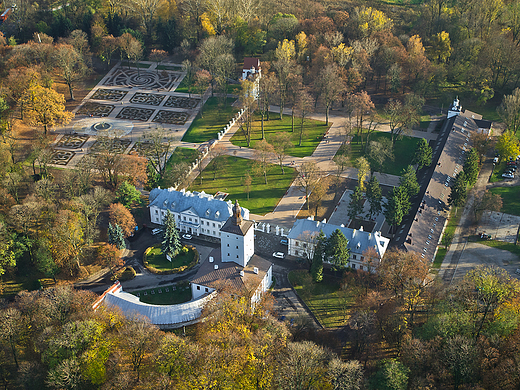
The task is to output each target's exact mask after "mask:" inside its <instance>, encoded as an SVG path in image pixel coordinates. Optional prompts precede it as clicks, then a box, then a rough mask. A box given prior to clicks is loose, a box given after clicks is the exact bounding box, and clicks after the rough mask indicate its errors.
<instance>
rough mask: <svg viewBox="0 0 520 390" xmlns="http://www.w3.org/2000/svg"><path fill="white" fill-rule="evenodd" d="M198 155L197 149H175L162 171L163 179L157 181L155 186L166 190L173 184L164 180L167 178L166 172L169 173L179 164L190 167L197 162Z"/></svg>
mask: <svg viewBox="0 0 520 390" xmlns="http://www.w3.org/2000/svg"><path fill="white" fill-rule="evenodd" d="M198 155H199V152H198V150H197V149H190V148H176V149H175V150H174V151H173V153H172V155H171V156H170V158H169V159H168V161H167V162H166V168H165V170H164V174H163V177H162V178H161V179H160V180H159V182H158V183H157V185H159V186H160V187H161V188H167V187H170V186H171V185H173V183H168V182H167V181H166V180H165V177H168V175H167V174H166V172H168V171H170V170H171V169H172V167H173V166H174V165H176V164H178V163H180V162H183V161H184V162H185V163H187V164H188V165H191V164H192V163H194V162H195V161H196V160H197V156H198Z"/></svg>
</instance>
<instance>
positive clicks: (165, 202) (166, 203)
mask: <svg viewBox="0 0 520 390" xmlns="http://www.w3.org/2000/svg"><path fill="white" fill-rule="evenodd" d="M163 204H164V207H168V199H166V200H165V201H164V203H163Z"/></svg>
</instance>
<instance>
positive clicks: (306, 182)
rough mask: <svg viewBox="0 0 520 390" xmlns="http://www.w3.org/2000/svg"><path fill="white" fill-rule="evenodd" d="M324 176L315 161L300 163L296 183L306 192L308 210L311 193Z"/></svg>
mask: <svg viewBox="0 0 520 390" xmlns="http://www.w3.org/2000/svg"><path fill="white" fill-rule="evenodd" d="M321 177H322V172H321V170H320V168H319V167H318V165H316V163H315V162H314V161H306V162H304V163H302V164H301V165H300V168H299V169H298V176H297V177H296V184H297V185H298V186H299V187H300V190H301V191H302V192H303V193H305V202H306V206H307V210H309V195H310V194H311V192H312V191H313V190H314V187H316V185H317V184H318V182H319V181H320V179H321Z"/></svg>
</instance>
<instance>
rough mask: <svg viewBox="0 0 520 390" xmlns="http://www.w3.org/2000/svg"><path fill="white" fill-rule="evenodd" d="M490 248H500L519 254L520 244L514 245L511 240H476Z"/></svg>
mask: <svg viewBox="0 0 520 390" xmlns="http://www.w3.org/2000/svg"><path fill="white" fill-rule="evenodd" d="M478 243H479V244H483V245H486V246H490V247H492V248H497V249H502V250H504V251H508V252H511V253H513V254H515V255H517V256H520V245H515V244H514V243H512V242H504V241H496V240H482V241H479V242H478Z"/></svg>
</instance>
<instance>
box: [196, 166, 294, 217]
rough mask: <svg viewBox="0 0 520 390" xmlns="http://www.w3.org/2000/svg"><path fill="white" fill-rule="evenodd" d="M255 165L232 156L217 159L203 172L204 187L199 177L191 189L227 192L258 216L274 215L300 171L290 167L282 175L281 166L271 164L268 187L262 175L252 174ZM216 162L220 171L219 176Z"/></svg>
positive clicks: (233, 199) (207, 191)
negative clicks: (246, 184)
mask: <svg viewBox="0 0 520 390" xmlns="http://www.w3.org/2000/svg"><path fill="white" fill-rule="evenodd" d="M253 162H254V161H252V160H248V159H244V158H236V157H232V156H221V157H217V158H216V159H214V160H213V161H212V162H211V163H210V164H209V165H208V166H207V167H206V169H205V170H204V171H203V172H202V178H203V179H202V184H200V177H197V178H196V179H195V180H194V182H193V183H192V185H191V186H190V188H189V190H190V191H205V192H206V193H208V194H215V193H216V192H217V191H224V192H227V193H229V196H228V197H227V199H229V200H231V201H233V202H234V201H235V199H236V200H238V201H239V203H240V205H241V206H243V207H245V208H247V209H249V211H250V212H252V213H254V214H260V215H264V214H267V213H270V212H271V211H273V209H274V208H275V207H276V205H277V204H278V202H279V200H280V199H281V198H282V197H283V195H284V194H285V192H286V191H287V189H288V188H289V186H290V185H291V183H292V181H293V180H294V178H295V176H296V170H295V169H294V168H289V167H286V168H285V174H284V175H282V170H281V168H280V166H278V165H271V168H270V170H269V173H268V176H267V185H266V184H264V178H263V176H262V175H255V174H254V173H253V172H252V167H253ZM215 163H216V164H217V165H216V167H217V168H218V169H217V170H216V174H215V169H214V167H215ZM248 171H249V172H250V175H251V177H252V179H253V182H252V185H251V192H250V194H249V199H247V194H246V192H245V189H244V177H245V175H246V172H248ZM214 174H215V180H214V179H213V177H214Z"/></svg>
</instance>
